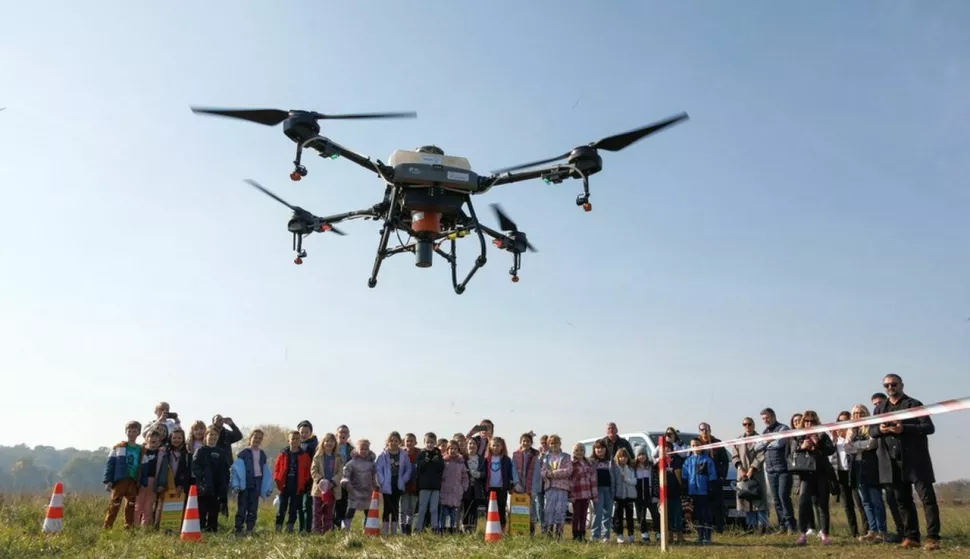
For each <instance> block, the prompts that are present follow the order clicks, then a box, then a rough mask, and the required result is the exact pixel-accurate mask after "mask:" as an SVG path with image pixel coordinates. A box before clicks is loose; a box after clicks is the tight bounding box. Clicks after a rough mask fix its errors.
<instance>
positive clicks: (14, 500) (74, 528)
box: [0, 495, 970, 559]
mask: <svg viewBox="0 0 970 559" xmlns="http://www.w3.org/2000/svg"><path fill="white" fill-rule="evenodd" d="M48 499H49V496H46V495H44V496H23V497H21V496H5V497H0V558H7V557H11V558H17V559H27V558H32V557H92V558H93V557H98V558H105V557H125V558H131V559H136V558H152V559H161V558H176V557H177V558H187V557H227V558H230V557H231V558H239V559H247V558H253V559H256V558H260V559H262V558H274V559H275V558H278V559H284V558H285V559H291V558H307V559H310V558H314V559H323V558H330V557H360V558H366V557H372V558H378V557H392V556H393V557H414V558H422V559H427V558H434V557H447V558H449V559H454V558H456V557H461V558H462V559H470V558H473V557H494V558H505V557H509V558H530V557H556V558H570V557H575V558H579V557H583V558H592V557H604V558H611V559H612V558H620V557H643V556H646V555H660V551H659V549H658V548H657V546H656V544H653V545H651V546H642V545H616V544H609V545H607V544H602V543H590V544H577V543H573V542H571V541H565V542H558V543H557V542H550V541H547V540H546V539H544V538H539V537H537V538H535V539H530V538H528V537H519V538H511V537H506V538H505V539H504V540H503V541H502V542H501V543H498V544H485V543H483V542H482V538H481V535H478V536H445V537H434V536H416V537H411V538H407V537H403V536H398V537H396V538H389V539H381V538H366V537H364V536H362V535H360V528H359V526H360V524H359V523H360V520H359V519H355V520H356V523H355V531H354V533H353V534H352V535H346V534H328V535H326V536H301V535H293V534H276V533H274V532H273V529H272V525H273V516H274V513H273V509H272V507H271V506H270V505H268V504H266V505H264V506H263V507H262V508H261V509H260V513H259V514H260V516H259V523H258V527H257V536H256V537H253V538H236V537H234V536H232V535H231V534H229V533H225V532H223V533H219V534H217V535H208V534H207V535H205V536H204V541H203V542H202V543H201V544H191V543H182V542H180V541H179V540H178V536H166V535H161V534H156V533H144V532H141V531H140V530H133V531H130V532H126V531H123V530H121V529H120V525H121V522H119V523H118V524H117V525H116V528H115V529H114V530H111V531H109V532H105V531H103V530H102V529H101V522H102V519H103V517H104V508H105V506H106V504H107V496H73V495H68V496H67V498H66V500H65V514H64V516H65V528H64V531H63V532H62V533H60V534H57V535H55V536H45V535H44V534H42V533H41V524H42V523H43V518H44V510H45V507H46V504H47V500H48ZM833 504H834V503H833ZM231 508H234V507H231ZM834 509H840V507H839V506H838V505H835V506H834V507H833V513H834V516H835V518H834V520H835V522H834V534H833V540H834V544H833V545H832V546H831V547H827V548H823V547H821V546H820V545H818V540H817V539H816V540H814V541H812V542H811V545H809V546H808V547H807V548H796V547H794V546H793V545H792V539H791V538H788V537H781V536H766V537H760V536H744V535H741V534H736V533H725V534H721V535H718V534H715V537H714V540H715V541H714V545H712V546H710V547H703V548H702V547H697V546H694V545H690V544H687V545H682V546H676V547H674V548H673V550H672V551H671V552H670V553H669V554H668V555H670V556H673V557H695V556H705V557H726V558H731V557H736V558H739V559H740V558H741V557H818V556H828V557H848V558H862V557H880V558H884V557H896V556H900V557H902V556H913V555H914V554H921V553H922V552H918V551H917V552H914V551H902V550H898V549H896V548H895V547H894V546H890V545H878V546H872V545H863V544H860V543H858V542H856V541H853V540H851V539H850V538H849V537H848V534H847V529H846V527H845V522H844V518H843V517H842V515H841V510H834ZM231 512H234V511H231ZM942 516H943V538H944V539H943V551H942V552H940V553H939V554H938V555H942V556H952V557H967V556H970V508H968V507H945V508H944V509H943V511H942ZM358 518H359V515H358ZM119 520H120V519H119ZM231 522H232V518H231V517H230V518H229V519H225V518H222V517H220V523H221V527H222V528H225V527H227V526H231ZM481 525H482V524H480V526H481ZM567 537H568V536H567Z"/></svg>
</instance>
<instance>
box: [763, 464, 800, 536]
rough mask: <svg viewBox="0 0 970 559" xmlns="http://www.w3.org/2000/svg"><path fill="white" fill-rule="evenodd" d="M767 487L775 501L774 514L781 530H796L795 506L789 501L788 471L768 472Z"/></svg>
mask: <svg viewBox="0 0 970 559" xmlns="http://www.w3.org/2000/svg"><path fill="white" fill-rule="evenodd" d="M768 487H769V488H770V489H771V498H772V500H773V501H774V503H775V514H776V515H778V525H779V526H780V527H781V529H782V530H791V531H793V532H794V531H796V530H797V529H798V526H797V525H796V524H795V507H793V506H792V502H791V489H792V477H791V474H790V473H788V472H768Z"/></svg>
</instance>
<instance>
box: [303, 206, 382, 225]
mask: <svg viewBox="0 0 970 559" xmlns="http://www.w3.org/2000/svg"><path fill="white" fill-rule="evenodd" d="M379 215H380V204H378V205H376V206H372V207H370V208H366V209H363V210H355V211H352V212H343V213H339V214H333V215H328V216H324V217H317V220H318V221H319V222H321V223H330V224H333V223H340V222H341V221H344V220H347V219H354V218H367V217H371V218H375V217H378V216H379Z"/></svg>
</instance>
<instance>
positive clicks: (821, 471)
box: [788, 410, 835, 545]
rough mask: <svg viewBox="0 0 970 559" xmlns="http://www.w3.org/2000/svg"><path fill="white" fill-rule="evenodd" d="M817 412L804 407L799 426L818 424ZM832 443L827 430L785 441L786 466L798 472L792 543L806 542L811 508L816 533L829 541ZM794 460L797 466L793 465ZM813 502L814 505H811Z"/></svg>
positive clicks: (833, 449) (827, 543) (805, 427)
mask: <svg viewBox="0 0 970 559" xmlns="http://www.w3.org/2000/svg"><path fill="white" fill-rule="evenodd" d="M819 423H820V422H819V419H818V414H817V413H815V412H814V411H813V410H807V411H806V412H805V413H804V414H802V423H801V425H802V428H803V429H808V428H811V427H815V426H817V425H819ZM834 452H835V446H834V445H833V444H832V439H831V438H830V437H829V436H828V434H827V433H824V432H822V433H814V434H811V435H803V436H801V437H794V438H792V443H791V444H789V445H788V454H789V460H788V464H789V469H790V470H792V471H795V472H798V479H799V485H800V487H799V491H798V531H799V532H801V534H800V535H799V536H798V539H797V540H796V541H795V545H805V544H806V543H807V542H808V528H809V524H810V522H811V521H812V520H813V519H814V518H813V509H817V510H818V521H819V522H818V536H819V538H821V539H822V543H823V544H824V545H829V544H830V543H832V542H831V540H830V539H829V477H828V476H829V473H828V472H829V468H830V467H831V466H830V465H829V456H831V455H832V454H833V453H834ZM796 464H799V465H801V466H802V467H801V468H798V467H793V466H795V465H796ZM813 504H814V507H813V506H812V505H813Z"/></svg>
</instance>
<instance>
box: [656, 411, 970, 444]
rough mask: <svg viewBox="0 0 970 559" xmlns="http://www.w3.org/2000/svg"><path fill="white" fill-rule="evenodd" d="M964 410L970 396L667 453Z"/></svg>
mask: <svg viewBox="0 0 970 559" xmlns="http://www.w3.org/2000/svg"><path fill="white" fill-rule="evenodd" d="M963 410H970V397H966V398H960V399H958V400H944V401H942V402H938V403H936V404H931V405H929V406H920V407H918V408H910V409H908V410H899V411H895V412H889V413H883V414H880V415H872V416H869V417H863V418H861V419H856V420H849V421H840V422H835V423H826V424H824V425H815V426H813V427H807V428H803V429H789V430H787V431H777V432H774V433H767V434H764V435H753V436H750V437H739V438H736V439H732V440H730V441H720V442H716V443H710V444H705V445H701V446H699V447H695V448H683V449H680V450H672V451H670V452H668V453H667V454H687V453H689V452H692V451H694V450H708V449H713V448H723V447H726V446H734V445H736V444H739V443H744V444H749V443H760V442H765V441H767V442H772V441H777V440H781V439H788V438H792V437H800V436H802V435H810V434H813V433H828V432H831V431H833V430H835V429H849V428H850V427H862V426H865V425H877V424H879V423H888V422H890V421H901V420H903V419H915V418H917V417H926V416H928V415H940V414H943V413H949V412H952V411H963Z"/></svg>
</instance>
